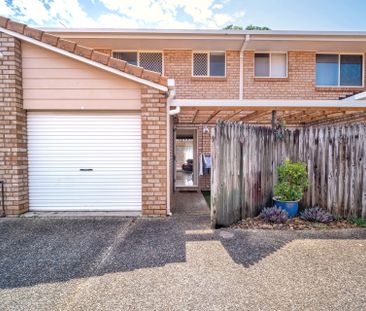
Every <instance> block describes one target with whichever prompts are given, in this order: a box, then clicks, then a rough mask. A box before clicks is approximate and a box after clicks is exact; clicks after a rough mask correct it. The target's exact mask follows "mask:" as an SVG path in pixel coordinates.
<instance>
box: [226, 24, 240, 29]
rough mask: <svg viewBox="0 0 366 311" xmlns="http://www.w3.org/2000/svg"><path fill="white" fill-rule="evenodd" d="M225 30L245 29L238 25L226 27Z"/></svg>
mask: <svg viewBox="0 0 366 311" xmlns="http://www.w3.org/2000/svg"><path fill="white" fill-rule="evenodd" d="M224 30H243V27H242V26H237V25H228V26H226V27H224Z"/></svg>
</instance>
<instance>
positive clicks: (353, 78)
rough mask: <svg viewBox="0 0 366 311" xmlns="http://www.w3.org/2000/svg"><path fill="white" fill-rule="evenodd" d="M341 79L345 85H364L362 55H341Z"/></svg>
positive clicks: (341, 83) (341, 82)
mask: <svg viewBox="0 0 366 311" xmlns="http://www.w3.org/2000/svg"><path fill="white" fill-rule="evenodd" d="M340 75H341V81H340V85H344V86H361V85H362V56H361V55H341V73H340Z"/></svg>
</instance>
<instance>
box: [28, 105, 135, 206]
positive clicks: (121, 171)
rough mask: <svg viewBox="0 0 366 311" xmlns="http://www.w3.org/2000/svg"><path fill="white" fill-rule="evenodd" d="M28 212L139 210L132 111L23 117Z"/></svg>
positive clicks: (36, 114) (38, 114)
mask: <svg viewBox="0 0 366 311" xmlns="http://www.w3.org/2000/svg"><path fill="white" fill-rule="evenodd" d="M28 159H29V160H28V161H29V163H28V167H29V204H30V210H31V211H101V210H103V211H128V212H137V211H141V122H140V114H138V113H133V114H132V113H75V112H73V113H71V112H70V113H68V112H64V113H61V112H29V113H28Z"/></svg>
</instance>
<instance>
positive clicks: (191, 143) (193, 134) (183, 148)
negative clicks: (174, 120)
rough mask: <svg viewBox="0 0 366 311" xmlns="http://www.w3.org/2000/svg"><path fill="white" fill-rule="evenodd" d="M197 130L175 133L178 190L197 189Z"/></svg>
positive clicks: (177, 131) (176, 182) (182, 130)
mask: <svg viewBox="0 0 366 311" xmlns="http://www.w3.org/2000/svg"><path fill="white" fill-rule="evenodd" d="M197 158H198V156H197V130H196V129H176V131H175V186H176V188H190V187H197V181H198V172H197Z"/></svg>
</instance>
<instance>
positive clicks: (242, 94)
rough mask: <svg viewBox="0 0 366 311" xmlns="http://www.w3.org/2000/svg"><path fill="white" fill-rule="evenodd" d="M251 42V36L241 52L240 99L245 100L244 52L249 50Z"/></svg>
mask: <svg viewBox="0 0 366 311" xmlns="http://www.w3.org/2000/svg"><path fill="white" fill-rule="evenodd" d="M249 41H250V35H246V36H245V38H244V40H243V44H242V46H241V48H240V51H239V99H243V98H244V51H245V50H246V49H247V46H248V44H249ZM225 67H226V66H225ZM225 70H226V69H225Z"/></svg>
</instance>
